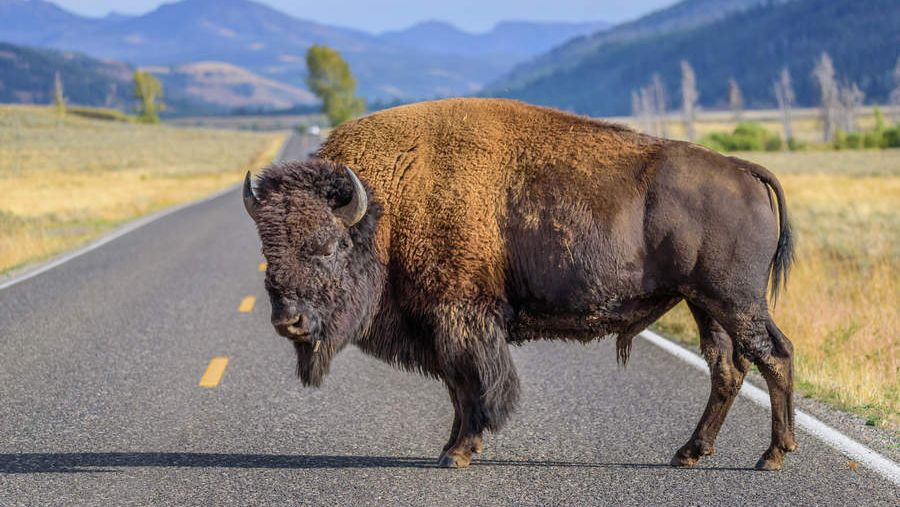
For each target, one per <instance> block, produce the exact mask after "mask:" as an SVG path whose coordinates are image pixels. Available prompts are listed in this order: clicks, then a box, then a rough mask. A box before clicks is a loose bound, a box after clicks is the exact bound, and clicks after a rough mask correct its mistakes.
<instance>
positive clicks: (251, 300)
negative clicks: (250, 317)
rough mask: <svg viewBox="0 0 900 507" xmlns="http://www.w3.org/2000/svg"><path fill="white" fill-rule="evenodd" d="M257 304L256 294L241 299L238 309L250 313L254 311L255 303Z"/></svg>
mask: <svg viewBox="0 0 900 507" xmlns="http://www.w3.org/2000/svg"><path fill="white" fill-rule="evenodd" d="M255 304H256V296H247V297H245V298H244V299H242V300H241V305H240V306H238V311H239V312H241V313H250V312H252V311H253V305H255Z"/></svg>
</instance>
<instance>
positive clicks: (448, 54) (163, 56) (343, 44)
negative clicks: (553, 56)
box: [0, 0, 608, 100]
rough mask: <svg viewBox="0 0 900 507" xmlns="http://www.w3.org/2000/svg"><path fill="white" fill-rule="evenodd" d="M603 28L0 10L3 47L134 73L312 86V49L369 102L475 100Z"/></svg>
mask: <svg viewBox="0 0 900 507" xmlns="http://www.w3.org/2000/svg"><path fill="white" fill-rule="evenodd" d="M606 26H608V25H606V24H603V23H572V24H565V23H552V24H543V23H512V22H510V23H501V24H499V25H497V27H495V28H494V30H492V31H491V32H488V33H484V34H470V33H467V32H463V31H461V30H458V29H456V28H455V27H453V26H452V25H448V24H446V23H440V22H429V23H423V24H419V25H416V26H413V27H410V28H409V29H407V30H403V31H396V32H389V33H385V34H381V35H374V34H369V33H366V32H363V31H360V30H353V29H349V28H341V27H335V26H329V25H324V24H320V23H316V22H313V21H308V20H302V19H298V18H295V17H293V16H290V15H288V14H285V13H283V12H280V11H277V10H275V9H272V8H270V7H268V6H266V5H263V4H260V3H257V2H254V1H251V0H181V1H178V2H175V3H168V4H163V5H161V6H159V7H158V8H157V9H155V10H153V11H151V12H148V13H146V14H144V15H140V16H122V15H111V16H106V17H104V18H87V17H83V16H79V15H76V14H74V13H71V12H69V11H66V10H64V9H62V8H60V7H58V6H57V5H55V4H53V3H50V2H47V1H44V0H30V1H26V0H0V41H4V42H9V43H14V44H20V45H29V46H39V47H49V48H55V49H61V50H66V51H77V52H81V53H84V54H86V55H90V56H92V57H95V58H100V59H112V60H117V61H122V62H127V63H128V64H131V65H135V66H182V65H185V64H192V63H196V62H201V61H202V62H223V63H227V64H230V65H233V66H237V67H241V68H243V69H245V70H246V71H248V72H252V73H254V74H258V75H260V76H261V77H263V78H267V79H271V80H276V81H279V82H282V83H284V84H286V85H289V86H293V87H296V88H301V87H303V86H304V75H305V61H304V55H305V52H306V50H307V48H309V46H310V45H312V44H325V45H328V46H331V47H333V48H335V49H337V50H339V51H340V52H341V53H342V54H343V55H344V57H345V58H346V59H347V60H348V62H349V63H350V65H351V68H352V69H353V71H354V74H355V76H356V78H357V81H358V82H359V91H360V93H361V95H363V96H364V97H365V98H367V99H369V100H398V99H399V100H414V99H421V98H429V97H438V96H446V95H460V94H471V93H475V92H477V91H479V90H481V88H482V87H483V86H484V85H485V84H486V83H488V82H490V81H492V80H495V79H497V78H499V77H500V76H501V75H502V74H503V73H504V72H506V71H508V70H509V69H510V68H511V67H512V66H513V65H514V64H515V63H516V62H518V61H521V60H522V59H524V58H528V57H531V56H534V55H536V54H538V53H541V52H543V51H547V50H549V49H550V48H552V47H553V46H555V45H557V44H560V43H562V42H564V41H565V40H567V39H569V38H571V37H573V36H577V35H580V34H584V33H589V32H593V31H595V30H598V29H602V28H605V27H606Z"/></svg>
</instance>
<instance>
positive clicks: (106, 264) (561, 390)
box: [0, 143, 900, 506]
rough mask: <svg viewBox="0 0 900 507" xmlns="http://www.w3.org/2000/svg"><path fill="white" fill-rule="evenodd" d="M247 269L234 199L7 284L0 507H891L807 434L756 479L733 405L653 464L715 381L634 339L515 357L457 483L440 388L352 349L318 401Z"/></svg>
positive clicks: (751, 437) (297, 147) (0, 367)
mask: <svg viewBox="0 0 900 507" xmlns="http://www.w3.org/2000/svg"><path fill="white" fill-rule="evenodd" d="M307 148H308V147H307V146H305V145H303V144H302V143H297V144H294V145H292V146H290V147H289V148H288V150H287V152H286V156H287V157H288V158H290V157H293V156H302V155H303V154H305V151H307ZM261 260H262V259H261V258H260V254H259V246H258V243H257V239H256V236H255V231H254V228H253V225H252V223H251V222H250V220H249V219H248V218H247V217H246V216H245V214H244V211H243V209H242V205H241V202H240V197H239V195H238V191H237V190H235V191H232V192H229V193H227V194H225V195H222V196H221V197H219V198H215V199H212V200H210V201H207V202H204V203H202V204H200V205H197V206H193V207H190V208H188V209H184V210H182V211H179V212H177V213H174V214H171V215H168V216H166V217H165V218H162V219H160V220H158V221H156V222H153V223H151V224H150V225H147V226H145V227H143V228H141V229H139V230H137V231H134V232H132V233H130V234H127V235H125V236H123V237H121V238H118V239H116V240H114V241H112V242H109V243H107V244H106V245H104V246H103V247H101V248H98V249H96V250H94V251H91V252H90V253H87V254H85V255H83V256H80V257H78V258H76V259H74V260H72V261H71V262H68V263H66V264H64V265H62V266H60V267H58V268H56V269H53V270H51V271H49V272H46V273H44V274H41V275H40V276H36V277H34V278H31V279H29V280H27V281H24V282H22V283H19V284H17V285H14V286H12V287H10V288H7V289H5V290H3V291H0V505H3V506H6V505H18V504H29V505H65V504H80V505H131V504H134V505H142V504H157V505H169V504H175V503H178V504H201V503H202V504H210V505H219V504H241V505H244V504H248V503H253V504H267V503H271V504H276V503H278V504H301V503H310V504H388V505H390V504H395V503H399V504H428V505H436V504H439V505H460V504H515V505H529V504H572V505H583V504H616V505H620V504H662V503H668V504H678V505H700V504H722V503H726V502H727V503H731V504H735V503H736V504H756V505H762V504H766V505H771V504H773V503H777V504H788V503H792V504H854V505H896V504H897V502H898V498H900V491H898V488H897V487H896V486H894V485H892V484H891V483H889V482H887V481H886V480H884V479H881V478H880V477H879V476H877V475H876V474H874V473H873V472H871V471H869V470H867V469H865V468H864V467H860V468H859V469H858V470H857V471H855V472H854V471H852V470H851V469H850V467H849V466H848V462H847V459H846V458H845V457H843V456H841V455H840V454H839V453H837V452H836V451H834V450H832V449H831V448H829V447H827V446H826V445H824V444H822V443H820V442H818V441H816V440H815V439H813V438H812V437H809V436H807V435H804V434H802V433H801V434H800V435H799V438H800V443H801V449H800V450H799V451H798V452H796V453H794V454H793V455H791V456H789V458H788V461H787V463H786V468H785V470H784V471H782V472H779V473H760V472H755V471H752V470H751V469H750V468H751V467H752V466H753V464H754V463H755V462H756V459H757V458H758V457H759V454H760V453H761V452H762V451H763V450H764V449H765V447H766V445H767V443H768V433H769V417H768V412H767V411H765V410H763V409H761V408H760V407H758V406H757V405H754V404H752V403H751V402H749V401H747V400H745V399H743V398H739V399H738V401H737V402H736V405H735V407H734V409H733V410H732V412H731V414H730V416H729V418H728V421H727V422H726V424H725V427H724V429H723V431H722V435H721V437H720V439H719V442H718V445H717V455H716V456H715V457H712V458H710V459H707V460H705V461H704V462H703V463H702V465H701V466H700V467H699V468H696V469H673V468H670V467H668V466H667V465H666V463H668V461H669V458H670V457H671V454H672V453H673V452H674V450H675V449H676V448H677V447H678V446H680V445H681V444H682V443H684V441H685V439H686V438H687V437H688V436H689V434H690V431H691V430H692V429H693V425H694V424H695V423H696V420H697V418H698V416H699V414H700V412H701V411H702V408H703V405H704V403H705V400H706V396H707V389H708V380H707V379H706V378H705V377H704V376H703V374H702V373H700V372H698V371H696V370H694V369H692V368H690V367H688V366H686V365H685V364H684V363H682V362H681V361H680V360H678V359H676V358H674V357H673V356H670V355H668V354H667V353H665V352H664V351H662V350H661V349H658V348H656V347H655V346H653V345H650V344H649V343H647V342H644V341H642V340H638V341H637V342H636V343H635V349H634V353H633V356H632V362H631V363H630V365H629V367H628V368H627V369H621V368H618V367H617V366H616V364H615V356H614V346H613V344H612V343H610V342H600V343H595V344H591V345H588V346H579V345H572V344H563V343H551V342H546V343H535V344H530V345H527V346H524V347H520V348H516V349H515V350H514V353H513V355H514V358H515V362H516V364H517V366H518V369H519V372H520V377H521V379H522V383H523V401H522V404H521V407H520V409H519V411H518V413H517V415H516V416H515V417H514V418H513V420H512V422H511V424H509V426H508V427H507V428H506V429H505V430H504V432H502V433H501V434H499V435H489V436H488V438H487V439H486V451H485V454H484V455H482V456H481V457H480V458H477V459H476V461H475V462H474V463H473V465H472V466H471V467H470V468H469V469H468V470H460V471H457V470H444V469H438V468H435V467H434V464H435V461H436V458H437V454H438V451H439V449H440V447H441V445H442V444H443V443H444V439H445V436H446V434H447V432H448V431H449V427H450V422H451V415H452V414H451V410H450V405H449V400H448V398H447V395H446V392H445V390H444V389H443V388H442V387H441V385H440V384H438V383H437V382H435V381H432V380H427V379H424V378H421V377H417V376H414V375H410V374H406V373H401V372H399V371H396V370H393V369H391V368H390V367H388V366H386V365H384V364H381V363H379V362H376V361H375V360H373V359H371V358H368V357H366V356H363V355H362V354H361V353H359V352H358V351H357V350H355V349H354V350H348V351H346V352H344V353H343V354H342V355H341V356H339V358H338V359H337V360H336V362H335V364H334V368H333V371H332V373H331V375H330V377H329V378H328V379H327V381H326V383H325V385H324V387H323V388H321V389H319V390H313V389H304V388H302V387H301V386H300V384H299V382H298V381H297V380H296V379H295V378H294V375H293V361H294V358H293V353H292V349H291V347H290V346H289V344H288V343H287V342H286V341H285V340H284V339H282V338H280V337H277V336H276V335H275V334H274V332H273V331H272V330H271V329H270V326H269V324H268V312H269V307H268V302H267V301H266V299H265V293H264V290H263V284H262V279H263V275H262V273H260V272H258V270H257V266H258V263H259V262H260V261H261ZM249 295H252V296H256V298H258V299H257V301H256V304H255V306H254V308H253V310H252V311H251V312H249V313H240V312H239V311H238V306H239V305H240V303H241V301H242V300H243V299H244V298H245V297H246V296H249ZM216 356H226V357H228V358H229V360H230V361H229V363H228V366H227V368H226V369H225V372H224V376H223V377H222V378H221V381H220V383H219V384H218V385H217V387H215V388H203V387H200V386H198V382H199V380H200V377H201V375H202V374H203V372H204V371H205V369H206V367H207V364H208V363H209V361H210V360H211V359H212V358H213V357H216Z"/></svg>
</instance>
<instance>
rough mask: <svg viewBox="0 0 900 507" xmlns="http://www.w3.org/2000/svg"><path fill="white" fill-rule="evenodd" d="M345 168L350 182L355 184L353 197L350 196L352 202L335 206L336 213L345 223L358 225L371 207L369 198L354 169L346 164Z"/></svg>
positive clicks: (351, 225)
mask: <svg viewBox="0 0 900 507" xmlns="http://www.w3.org/2000/svg"><path fill="white" fill-rule="evenodd" d="M344 169H345V170H346V171H347V176H348V177H349V178H350V183H352V184H353V197H351V198H350V202H349V203H347V204H346V205H345V206H341V207H339V208H335V209H334V215H335V216H336V217H338V218H340V219H341V221H342V222H344V225H346V226H347V227H348V228H349V227H353V226H354V225H356V223H357V222H359V221H360V220H362V217H363V216H365V214H366V209H368V207H369V198H368V196H367V195H366V189H365V188H364V187H363V184H362V182H360V181H359V178H357V177H356V174H355V173H354V172H353V170H352V169H350V168H349V167H346V166H345V167H344Z"/></svg>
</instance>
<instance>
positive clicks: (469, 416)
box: [435, 305, 519, 468]
mask: <svg viewBox="0 0 900 507" xmlns="http://www.w3.org/2000/svg"><path fill="white" fill-rule="evenodd" d="M436 324H437V325H436V326H435V340H436V349H437V351H438V356H439V361H440V365H441V376H442V377H443V379H444V382H446V383H447V387H448V389H449V390H450V392H451V396H450V397H451V400H454V399H455V403H454V405H455V407H454V408H455V410H456V417H455V419H454V428H456V424H457V420H458V423H459V426H458V429H457V430H456V431H455V439H453V435H452V434H451V439H453V440H452V442H448V444H447V446H445V449H444V452H443V453H442V454H441V457H440V459H439V464H440V466H443V467H447V468H465V467H467V466H469V463H471V461H472V453H473V452H476V453H477V452H481V450H482V434H483V432H484V430H485V429H487V430H491V431H498V430H499V429H500V428H501V427H502V426H503V424H504V423H505V422H506V420H507V419H508V417H509V415H510V414H511V413H512V411H513V409H514V407H515V404H516V401H517V400H518V395H519V380H518V376H517V375H516V371H515V367H514V366H513V363H512V358H511V357H510V354H509V348H508V346H507V344H506V332H505V329H504V326H503V322H502V319H501V318H500V315H499V312H494V311H491V310H489V309H487V310H486V309H485V308H483V307H479V306H477V305H461V306H457V307H455V308H453V309H451V310H448V311H444V312H441V313H440V314H439V316H438V318H437V319H436Z"/></svg>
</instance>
